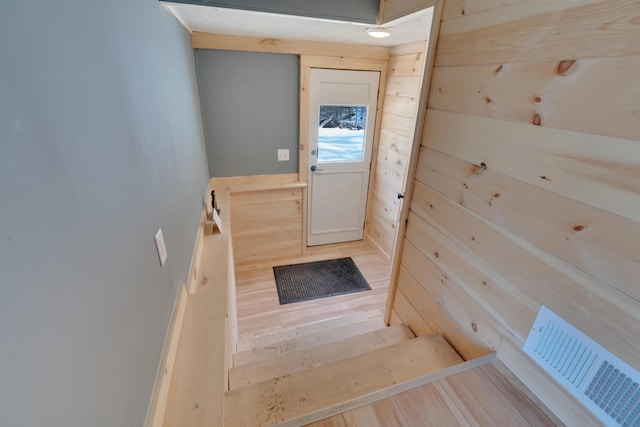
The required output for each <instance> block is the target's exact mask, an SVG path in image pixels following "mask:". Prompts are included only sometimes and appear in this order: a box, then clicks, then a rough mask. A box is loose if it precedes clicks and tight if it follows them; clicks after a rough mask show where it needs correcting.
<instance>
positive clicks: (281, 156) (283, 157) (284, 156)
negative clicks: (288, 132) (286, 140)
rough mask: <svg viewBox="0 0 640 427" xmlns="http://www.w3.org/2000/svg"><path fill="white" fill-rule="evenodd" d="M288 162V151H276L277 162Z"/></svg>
mask: <svg viewBox="0 0 640 427" xmlns="http://www.w3.org/2000/svg"><path fill="white" fill-rule="evenodd" d="M287 160H289V150H288V149H282V148H281V149H278V161H279V162H286V161H287Z"/></svg>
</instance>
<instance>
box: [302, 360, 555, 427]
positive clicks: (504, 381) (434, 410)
mask: <svg viewBox="0 0 640 427" xmlns="http://www.w3.org/2000/svg"><path fill="white" fill-rule="evenodd" d="M520 387H521V384H519V382H518V380H517V379H515V378H514V377H513V376H512V374H511V373H510V372H509V371H508V370H507V369H506V368H505V367H504V366H503V365H502V364H501V363H500V362H495V363H494V364H489V365H485V366H482V367H479V368H474V369H471V370H469V371H466V372H463V373H460V374H457V375H453V376H450V377H448V378H445V379H443V380H440V381H436V382H435V383H431V384H427V385H425V386H422V387H418V388H415V389H413V390H410V391H407V392H404V393H400V394H398V395H395V396H393V397H389V398H387V399H384V400H380V401H378V402H376V403H373V404H371V405H366V406H362V407H360V408H357V409H354V410H351V411H348V412H344V413H342V414H338V415H336V416H333V417H331V418H327V419H324V420H322V421H318V422H315V423H313V424H309V425H308V426H307V427H427V426H433V427H450V426H509V427H513V426H531V427H538V426H560V425H563V424H562V423H561V422H560V421H559V420H558V419H557V418H556V417H554V416H553V414H550V413H548V411H546V409H544V406H542V405H541V404H540V403H539V401H537V399H536V398H535V397H533V396H532V395H530V394H529V393H528V392H526V391H522V389H521V388H520Z"/></svg>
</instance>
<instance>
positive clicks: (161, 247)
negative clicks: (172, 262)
mask: <svg viewBox="0 0 640 427" xmlns="http://www.w3.org/2000/svg"><path fill="white" fill-rule="evenodd" d="M155 240H156V249H157V250H158V258H160V267H163V266H164V263H165V262H167V247H166V246H165V244H164V236H163V235H162V228H158V232H157V233H156V235H155Z"/></svg>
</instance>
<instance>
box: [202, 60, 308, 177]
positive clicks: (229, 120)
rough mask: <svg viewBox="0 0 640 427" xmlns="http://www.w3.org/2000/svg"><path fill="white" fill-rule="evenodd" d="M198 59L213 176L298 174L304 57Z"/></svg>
mask: <svg viewBox="0 0 640 427" xmlns="http://www.w3.org/2000/svg"><path fill="white" fill-rule="evenodd" d="M196 59H197V64H198V65H197V67H198V78H199V81H200V97H201V99H202V112H203V115H204V126H205V134H206V140H207V153H208V156H209V172H210V173H211V175H212V176H240V175H269V174H278V173H297V172H298V152H299V149H298V139H299V134H298V129H299V124H298V122H299V120H298V117H299V114H300V108H299V93H300V78H299V75H300V66H299V59H298V57H297V56H296V55H283V54H275V53H253V52H233V51H220V50H206V49H198V50H197V52H196ZM278 148H288V149H289V153H290V160H289V161H288V162H279V161H278V157H277V150H278Z"/></svg>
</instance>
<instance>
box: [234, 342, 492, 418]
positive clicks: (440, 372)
mask: <svg viewBox="0 0 640 427" xmlns="http://www.w3.org/2000/svg"><path fill="white" fill-rule="evenodd" d="M487 360H490V359H487ZM479 362H481V361H475V363H479ZM471 363H473V362H471ZM485 363H486V362H485ZM467 366H469V365H465V363H462V359H460V357H459V356H458V355H457V354H456V353H455V351H453V349H452V348H451V347H450V346H449V345H448V344H447V342H446V341H445V340H444V339H443V338H442V337H440V336H438V335H433V336H426V337H419V338H415V339H413V340H410V341H405V342H402V343H399V344H396V345H393V346H390V347H385V348H382V349H379V350H376V351H373V352H370V353H367V354H366V355H362V356H354V357H351V358H348V359H344V360H342V361H339V362H334V363H329V364H325V365H323V366H320V367H317V368H312V369H309V370H306V371H303V372H299V373H296V374H292V375H291V376H285V377H281V378H275V379H273V380H270V381H264V382H262V383H257V384H253V385H250V386H246V387H243V388H240V389H238V390H231V391H229V392H227V393H226V394H225V426H228V427H234V426H268V425H273V424H276V423H282V422H285V423H283V425H291V426H293V425H301V424H304V423H308V422H313V421H316V420H320V419H322V418H325V417H327V416H332V415H335V414H338V413H340V412H344V411H345V410H346V409H351V408H352V407H355V406H361V405H362V404H367V403H371V402H373V401H376V400H380V399H381V398H384V397H387V396H389V395H393V394H396V393H398V392H401V391H405V390H408V389H411V388H414V387H417V386H419V385H423V384H425V383H428V382H432V381H434V380H437V379H440V378H442V377H443V376H446V375H447V374H450V373H453V372H456V371H459V370H465V369H466V367H467ZM447 368H449V369H447ZM371 372H377V373H378V375H371ZM352 405H354V406H352Z"/></svg>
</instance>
